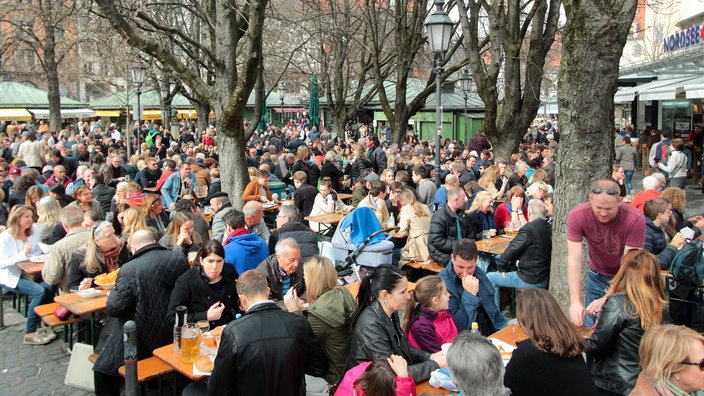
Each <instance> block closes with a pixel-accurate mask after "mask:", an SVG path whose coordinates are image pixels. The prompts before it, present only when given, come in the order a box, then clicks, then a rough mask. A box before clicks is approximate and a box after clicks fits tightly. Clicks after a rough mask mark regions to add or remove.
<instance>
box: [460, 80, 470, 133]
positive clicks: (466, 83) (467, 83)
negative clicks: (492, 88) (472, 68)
mask: <svg viewBox="0 0 704 396" xmlns="http://www.w3.org/2000/svg"><path fill="white" fill-rule="evenodd" d="M460 84H461V85H462V93H463V94H464V142H465V144H467V138H468V137H469V135H468V132H467V128H468V127H467V99H469V93H470V92H472V74H471V73H470V72H469V68H466V69H464V73H462V74H461V75H460Z"/></svg>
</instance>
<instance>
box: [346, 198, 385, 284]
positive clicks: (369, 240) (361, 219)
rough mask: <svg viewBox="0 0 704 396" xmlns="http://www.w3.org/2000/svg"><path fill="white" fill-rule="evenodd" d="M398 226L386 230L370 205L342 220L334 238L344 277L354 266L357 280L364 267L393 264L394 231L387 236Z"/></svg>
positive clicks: (353, 270)
mask: <svg viewBox="0 0 704 396" xmlns="http://www.w3.org/2000/svg"><path fill="white" fill-rule="evenodd" d="M397 228H398V227H394V228H387V229H382V228H381V225H380V224H379V220H377V218H376V216H375V215H374V211H373V210H372V209H370V208H367V207H361V208H357V209H355V210H353V211H352V213H350V214H349V215H347V216H346V217H345V218H344V219H342V221H341V222H340V225H339V226H338V227H337V230H335V234H334V235H333V237H332V246H333V250H334V255H335V262H337V263H340V264H339V265H338V267H337V270H338V272H339V273H340V276H345V275H347V274H345V271H348V270H349V268H350V267H351V270H352V272H353V273H354V276H355V278H356V280H360V279H361V277H360V275H359V270H360V267H371V268H375V267H378V266H380V265H383V264H391V263H392V258H393V250H394V243H393V242H391V241H389V239H390V238H391V236H393V234H389V236H388V237H387V236H386V235H385V233H386V232H388V231H392V230H395V229H397Z"/></svg>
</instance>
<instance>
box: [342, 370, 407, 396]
mask: <svg viewBox="0 0 704 396" xmlns="http://www.w3.org/2000/svg"><path fill="white" fill-rule="evenodd" d="M370 364H372V362H364V363H360V364H358V365H357V366H355V367H352V368H351V369H349V370H348V371H347V373H345V376H344V378H342V381H341V382H340V386H338V387H337V391H335V396H364V391H363V390H361V389H355V388H354V382H355V381H357V378H359V376H361V375H362V373H364V370H366V369H367V367H369V365H370ZM394 382H395V383H396V396H409V395H411V396H416V384H415V383H414V382H413V377H411V376H410V375H409V376H408V377H404V378H399V377H396V379H395V380H394Z"/></svg>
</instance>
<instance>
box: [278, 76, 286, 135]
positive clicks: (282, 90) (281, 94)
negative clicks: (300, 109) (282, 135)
mask: <svg viewBox="0 0 704 396" xmlns="http://www.w3.org/2000/svg"><path fill="white" fill-rule="evenodd" d="M284 95H286V81H279V97H280V98H281V128H283V127H284Z"/></svg>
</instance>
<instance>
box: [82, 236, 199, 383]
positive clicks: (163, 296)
mask: <svg viewBox="0 0 704 396" xmlns="http://www.w3.org/2000/svg"><path fill="white" fill-rule="evenodd" d="M186 271H188V261H187V260H186V256H184V255H183V254H181V253H178V252H172V251H169V250H166V249H165V248H164V247H162V246H161V245H159V244H156V243H154V244H151V245H147V246H144V247H143V248H141V249H139V250H138V251H137V252H136V253H135V254H134V256H132V259H131V260H130V261H129V262H127V263H126V264H125V265H123V266H122V268H121V269H120V274H119V275H118V276H117V282H115V287H114V288H113V289H112V290H111V291H110V295H109V296H108V302H107V307H106V308H107V314H108V315H109V316H111V317H113V318H117V319H118V320H119V321H120V322H121V323H124V322H126V321H128V320H134V321H135V322H136V324H137V335H138V339H139V343H138V346H137V351H138V358H139V359H140V360H141V359H146V358H148V357H150V356H152V351H153V350H154V349H156V348H159V347H162V346H164V345H167V344H170V343H172V342H173V324H171V325H169V324H168V323H167V322H166V313H167V308H168V306H169V305H168V304H169V299H170V298H171V292H172V291H173V289H174V285H175V284H176V280H177V279H178V278H179V276H181V275H182V274H183V273H184V272H186ZM122 336H123V334H122V326H114V327H113V331H112V332H111V333H110V334H109V335H108V337H107V339H106V341H105V344H104V346H103V349H102V350H98V351H96V352H97V353H98V354H99V355H100V356H99V357H98V360H97V361H96V362H95V366H94V367H93V370H94V371H97V372H100V373H103V374H108V375H117V369H118V368H120V366H122V365H124V364H125V357H124V350H123V340H122Z"/></svg>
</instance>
